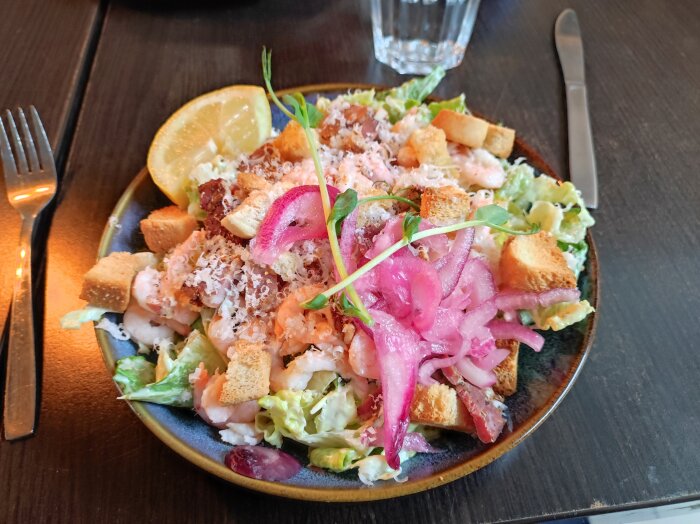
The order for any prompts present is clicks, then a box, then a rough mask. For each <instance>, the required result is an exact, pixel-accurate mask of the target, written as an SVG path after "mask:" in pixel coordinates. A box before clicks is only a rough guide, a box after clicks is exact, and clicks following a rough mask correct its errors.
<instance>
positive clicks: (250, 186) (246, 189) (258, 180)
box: [236, 171, 272, 195]
mask: <svg viewBox="0 0 700 524" xmlns="http://www.w3.org/2000/svg"><path fill="white" fill-rule="evenodd" d="M236 183H237V185H238V188H239V189H240V190H241V191H242V192H243V193H245V194H246V195H248V194H249V193H251V192H252V191H256V190H260V189H262V190H265V189H270V187H272V184H271V183H270V182H268V181H267V180H265V179H264V178H263V177H261V176H260V175H256V174H255V173H248V172H246V171H242V172H241V173H238V177H237V179H236Z"/></svg>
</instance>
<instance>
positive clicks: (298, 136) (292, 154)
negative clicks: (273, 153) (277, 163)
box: [272, 120, 311, 162]
mask: <svg viewBox="0 0 700 524" xmlns="http://www.w3.org/2000/svg"><path fill="white" fill-rule="evenodd" d="M272 143H273V145H274V146H275V147H276V148H277V151H279V154H280V157H281V158H282V160H285V161H287V162H299V161H301V160H304V159H305V158H311V149H309V141H308V139H307V138H306V134H305V133H304V128H303V127H301V126H300V125H299V124H298V123H297V122H295V121H294V120H290V121H289V123H288V124H287V127H285V128H284V129H283V130H282V132H281V133H280V134H279V136H278V137H277V138H275V139H274V141H273V142H272Z"/></svg>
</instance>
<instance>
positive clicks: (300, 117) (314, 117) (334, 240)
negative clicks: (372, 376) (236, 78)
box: [262, 47, 374, 326]
mask: <svg viewBox="0 0 700 524" xmlns="http://www.w3.org/2000/svg"><path fill="white" fill-rule="evenodd" d="M262 70H263V79H264V81H265V87H267V92H268V93H269V95H270V98H271V99H272V101H273V102H274V104H275V105H276V106H277V107H279V108H280V111H282V113H284V114H285V115H286V116H287V117H289V119H290V120H294V121H295V122H297V123H298V124H299V125H300V126H301V127H302V129H303V130H304V134H305V135H306V140H307V141H308V143H309V150H310V151H311V158H312V160H313V163H314V168H315V170H316V176H317V178H318V186H319V190H320V193H321V203H322V204H323V214H324V217H325V219H326V229H327V231H328V240H329V242H330V246H331V253H332V254H333V260H334V262H335V267H336V269H337V270H338V274H339V275H340V278H341V279H346V278H347V277H348V271H347V269H346V267H345V262H344V260H343V257H342V254H341V253H340V245H339V244H338V234H337V231H336V222H332V221H331V220H330V217H331V199H330V195H329V194H328V186H327V185H326V178H325V176H324V175H323V167H322V166H321V159H320V157H319V155H318V144H317V143H316V135H315V134H314V132H313V128H314V127H316V126H317V125H318V124H319V123H320V122H321V119H322V118H323V115H322V114H321V112H320V111H319V110H318V108H316V106H314V105H313V104H309V103H307V102H306V99H305V98H304V95H302V94H301V93H294V94H292V95H285V96H283V97H282V99H283V100H284V101H285V102H286V103H287V104H289V106H290V107H291V108H292V109H293V110H294V113H292V112H291V111H289V109H287V107H286V106H285V105H284V104H283V103H282V102H281V101H280V99H279V98H278V97H277V95H276V94H275V91H274V90H273V89H272V51H268V50H267V49H265V48H264V47H263V51H262ZM355 198H357V195H355ZM350 211H352V210H350ZM345 216H347V215H345ZM343 218H344V217H343ZM347 294H348V296H349V297H350V298H349V300H351V301H352V304H353V307H354V309H355V310H356V311H357V315H356V316H357V317H358V318H360V319H361V320H362V321H363V322H364V323H365V324H367V325H370V326H371V325H372V324H373V323H374V321H373V320H372V317H371V316H370V314H369V312H368V311H367V308H366V307H365V305H364V304H363V303H362V299H361V298H360V295H358V294H357V291H356V290H355V288H354V286H352V285H351V284H350V285H348V286H347ZM326 302H327V300H326ZM321 307H323V306H321ZM314 309H320V307H315V308H314Z"/></svg>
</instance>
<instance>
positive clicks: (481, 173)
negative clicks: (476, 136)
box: [449, 144, 506, 189]
mask: <svg viewBox="0 0 700 524" xmlns="http://www.w3.org/2000/svg"><path fill="white" fill-rule="evenodd" d="M449 151H450V156H451V157H452V160H453V162H454V163H455V165H456V166H457V169H458V170H459V173H460V177H459V178H460V184H461V185H462V186H464V187H468V186H479V187H483V188H487V189H498V188H499V187H501V186H502V185H503V182H505V180H506V172H505V171H504V170H503V166H502V165H501V162H500V161H499V160H498V159H497V158H496V157H495V156H493V155H492V154H491V153H489V152H488V151H486V150H485V149H469V148H467V147H464V146H461V145H456V144H450V145H449Z"/></svg>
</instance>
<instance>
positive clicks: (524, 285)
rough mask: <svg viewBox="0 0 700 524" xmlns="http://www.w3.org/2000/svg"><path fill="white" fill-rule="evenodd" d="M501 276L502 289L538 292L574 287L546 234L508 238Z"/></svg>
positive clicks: (559, 251) (501, 265) (572, 274)
mask: <svg viewBox="0 0 700 524" xmlns="http://www.w3.org/2000/svg"><path fill="white" fill-rule="evenodd" d="M500 274H501V286H502V287H505V288H512V289H521V290H524V291H535V292H541V291H547V290H549V289H553V288H575V287H576V277H575V275H574V273H573V271H571V269H570V268H569V266H568V265H567V263H566V259H565V258H564V255H563V253H562V252H561V249H559V247H558V246H557V241H556V240H555V238H554V237H553V236H552V235H551V234H550V233H548V232H546V231H540V232H539V233H537V234H535V235H523V236H513V237H510V238H509V239H508V240H507V241H506V243H505V244H504V246H503V253H502V255H501V262H500Z"/></svg>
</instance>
